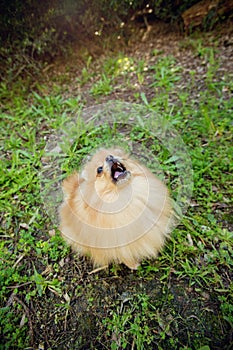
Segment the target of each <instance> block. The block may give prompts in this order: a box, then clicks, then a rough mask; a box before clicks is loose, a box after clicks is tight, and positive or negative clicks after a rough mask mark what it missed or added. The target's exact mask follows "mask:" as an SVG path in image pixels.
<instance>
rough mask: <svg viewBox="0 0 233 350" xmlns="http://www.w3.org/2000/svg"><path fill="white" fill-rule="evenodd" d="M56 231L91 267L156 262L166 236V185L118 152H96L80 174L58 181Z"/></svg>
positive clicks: (168, 207) (168, 220)
mask: <svg viewBox="0 0 233 350" xmlns="http://www.w3.org/2000/svg"><path fill="white" fill-rule="evenodd" d="M63 192H64V201H63V203H62V205H61V208H60V230H61V233H62V235H63V237H64V238H65V240H66V241H67V242H68V243H69V244H71V246H72V247H73V249H74V250H75V251H78V252H79V253H80V254H81V255H89V256H90V257H91V258H92V260H93V263H94V264H95V265H96V266H106V265H109V264H110V263H112V262H115V263H124V264H125V265H127V266H128V267H129V268H130V269H137V267H138V266H139V265H140V262H141V261H142V260H143V259H144V258H152V257H156V256H157V254H158V252H159V251H160V250H161V248H162V246H163V245H164V242H165V239H166V237H167V236H168V234H169V229H170V223H171V217H172V209H171V200H170V197H169V193H168V190H167V188H166V186H165V185H164V184H163V183H162V182H161V181H160V180H159V179H158V178H157V177H155V176H154V175H153V174H152V173H151V172H150V171H149V170H148V169H147V168H146V167H144V166H143V165H141V164H140V163H139V162H137V161H136V160H134V159H131V158H129V157H128V156H127V155H126V154H124V151H123V150H121V149H100V150H99V151H98V152H97V153H96V154H95V155H94V156H93V157H92V159H91V161H90V162H88V163H87V164H86V165H85V166H84V168H83V170H82V171H81V172H80V173H77V172H76V173H73V174H72V175H71V176H69V177H68V178H67V179H65V180H64V181H63Z"/></svg>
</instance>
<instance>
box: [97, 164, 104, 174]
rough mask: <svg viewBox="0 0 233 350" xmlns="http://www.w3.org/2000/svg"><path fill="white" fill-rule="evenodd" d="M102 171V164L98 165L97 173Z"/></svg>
mask: <svg viewBox="0 0 233 350" xmlns="http://www.w3.org/2000/svg"><path fill="white" fill-rule="evenodd" d="M102 171H103V167H102V166H99V167H98V168H97V174H98V175H100V174H101V173H102Z"/></svg>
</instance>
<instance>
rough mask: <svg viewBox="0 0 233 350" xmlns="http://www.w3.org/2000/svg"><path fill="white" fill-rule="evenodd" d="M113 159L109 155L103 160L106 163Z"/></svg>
mask: <svg viewBox="0 0 233 350" xmlns="http://www.w3.org/2000/svg"><path fill="white" fill-rule="evenodd" d="M113 159H114V158H113V156H112V155H111V154H110V155H109V156H107V157H106V158H105V160H106V162H113Z"/></svg>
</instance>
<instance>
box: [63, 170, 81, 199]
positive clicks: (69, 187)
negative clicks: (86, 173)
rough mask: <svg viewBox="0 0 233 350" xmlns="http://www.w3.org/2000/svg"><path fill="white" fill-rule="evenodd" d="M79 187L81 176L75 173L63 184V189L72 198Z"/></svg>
mask: <svg viewBox="0 0 233 350" xmlns="http://www.w3.org/2000/svg"><path fill="white" fill-rule="evenodd" d="M78 186H79V174H78V173H77V172H74V173H73V174H72V175H70V176H69V177H67V178H66V179H65V180H64V181H63V183H62V189H63V192H64V194H65V196H67V197H71V195H72V194H74V193H75V192H76V190H77V188H78Z"/></svg>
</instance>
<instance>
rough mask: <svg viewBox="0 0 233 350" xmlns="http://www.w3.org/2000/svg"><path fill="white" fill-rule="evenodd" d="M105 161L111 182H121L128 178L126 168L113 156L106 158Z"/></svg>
mask: <svg viewBox="0 0 233 350" xmlns="http://www.w3.org/2000/svg"><path fill="white" fill-rule="evenodd" d="M106 161H107V162H108V164H109V166H110V170H111V177H112V180H113V182H115V183H118V182H121V180H125V179H127V178H128V177H129V176H130V172H129V171H127V170H126V167H125V166H124V165H123V164H122V163H121V162H119V161H118V160H117V159H116V158H114V157H113V156H111V155H110V156H108V157H107V158H106Z"/></svg>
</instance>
